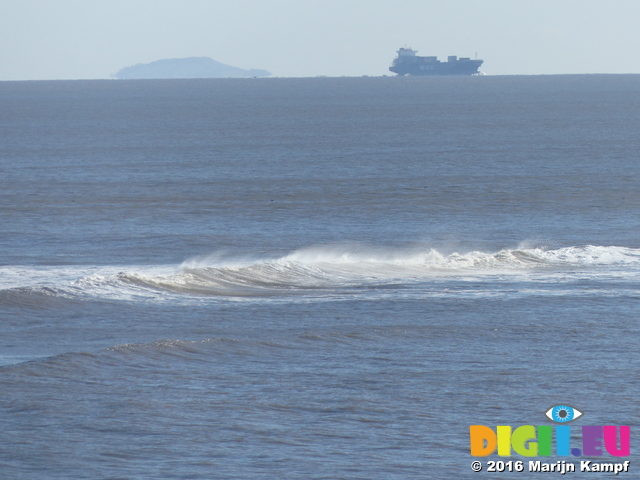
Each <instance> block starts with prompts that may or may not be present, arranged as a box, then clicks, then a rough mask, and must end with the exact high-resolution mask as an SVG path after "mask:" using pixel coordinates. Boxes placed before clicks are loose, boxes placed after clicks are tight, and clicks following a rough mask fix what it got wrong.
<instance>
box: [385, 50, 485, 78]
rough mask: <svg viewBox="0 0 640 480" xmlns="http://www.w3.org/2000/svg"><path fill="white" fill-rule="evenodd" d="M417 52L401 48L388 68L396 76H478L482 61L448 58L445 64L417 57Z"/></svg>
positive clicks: (434, 59)
mask: <svg viewBox="0 0 640 480" xmlns="http://www.w3.org/2000/svg"><path fill="white" fill-rule="evenodd" d="M416 53H418V52H417V50H412V49H411V48H401V49H400V50H398V56H397V57H396V58H395V59H394V60H393V63H392V64H391V66H390V67H389V70H391V71H392V72H393V73H397V74H398V75H401V76H402V75H474V74H478V73H479V72H478V68H480V65H482V63H483V60H478V59H475V60H472V59H471V58H465V57H461V58H458V57H456V56H450V57H448V58H447V61H446V62H441V61H440V60H438V57H419V56H417V55H416Z"/></svg>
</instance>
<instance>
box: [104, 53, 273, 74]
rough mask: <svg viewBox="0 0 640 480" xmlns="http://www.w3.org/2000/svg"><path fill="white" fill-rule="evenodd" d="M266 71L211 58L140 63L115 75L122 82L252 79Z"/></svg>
mask: <svg viewBox="0 0 640 480" xmlns="http://www.w3.org/2000/svg"><path fill="white" fill-rule="evenodd" d="M269 75H271V73H270V72H267V71H266V70H257V69H251V70H244V69H242V68H237V67H232V66H230V65H225V64H224V63H220V62H216V61H215V60H213V59H212V58H209V57H190V58H171V59H166V60H157V61H155V62H151V63H139V64H137V65H132V66H130V67H125V68H123V69H121V70H120V71H119V72H118V73H116V74H115V75H114V77H115V78H119V79H122V80H130V79H156V78H250V77H268V76H269Z"/></svg>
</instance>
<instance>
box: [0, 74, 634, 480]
mask: <svg viewBox="0 0 640 480" xmlns="http://www.w3.org/2000/svg"><path fill="white" fill-rule="evenodd" d="M638 152H640V76H638V75H580V76H571V75H567V76H540V77H537V76H513V77H508V76H505V77H491V76H479V77H465V78H453V77H452V78H409V77H406V78H395V77H394V78H391V77H379V78H301V79H277V78H274V79H242V80H232V79H229V80H180V81H171V80H167V81H153V80H149V81H60V82H2V83H0V327H1V331H2V335H1V336H0V478H3V479H4V478H6V479H34V478H38V479H40V478H41V479H205V478H216V479H218V478H220V479H262V478H264V479H274V478H283V479H284V478H291V479H303V478H304V479H307V478H309V479H413V478H416V479H417V478H424V479H427V478H428V479H431V478H456V479H463V478H469V479H471V478H494V477H492V476H491V475H497V478H506V477H504V476H506V475H509V474H508V473H502V474H491V473H488V472H487V471H486V461H487V460H491V459H493V460H499V459H502V457H498V456H492V457H489V458H487V459H484V458H482V459H480V460H482V461H483V463H485V469H484V470H483V472H481V473H475V472H473V471H472V470H471V468H470V464H471V462H472V461H473V460H476V458H475V457H471V455H470V451H469V426H470V425H475V424H482V425H488V426H496V425H512V426H514V428H515V427H516V426H519V425H548V424H551V422H550V421H549V420H548V419H546V418H545V416H544V412H545V411H547V410H548V408H549V407H551V406H553V405H556V404H568V405H571V406H574V407H576V408H578V409H579V410H580V411H581V412H583V415H584V416H583V418H582V419H579V420H578V421H576V423H575V425H577V426H578V427H577V428H574V430H573V432H574V433H573V437H572V442H573V446H579V445H580V433H579V426H580V425H630V426H631V432H632V439H631V456H630V457H627V458H626V459H629V460H631V472H632V473H627V474H626V476H627V478H637V476H638V471H639V470H638V468H639V467H638V460H639V457H638V454H639V453H640V450H639V449H640V444H639V443H638V440H637V439H638V437H637V431H638V429H639V428H640V416H639V414H638V408H637V407H638V398H639V397H640V383H639V380H640V373H638V372H639V371H640V348H639V347H640V336H639V335H640V325H639V319H638V314H639V313H640V237H639V232H640V188H639V187H640V161H639V153H638ZM572 425H574V424H572ZM547 458H548V461H550V462H555V461H558V460H567V461H578V460H580V459H579V458H573V457H559V456H557V455H555V454H554V456H552V457H547ZM511 459H512V460H526V459H525V458H523V457H519V456H517V455H515V456H514V457H512V458H511ZM583 459H584V458H583ZM542 460H545V458H542ZM591 460H598V458H595V459H593V458H592V459H591ZM603 460H607V461H617V460H616V459H615V458H614V459H613V460H612V457H610V456H606V455H605V457H603ZM622 460H624V459H622ZM634 471H635V472H636V473H635V474H634V473H633V472H634ZM511 475H514V476H515V475H516V474H511ZM517 475H520V476H523V478H525V477H527V474H526V473H520V474H517ZM590 475H591V476H597V475H598V474H593V473H592V474H590ZM622 475H624V474H622ZM634 475H635V477H634ZM518 478H519V477H518Z"/></svg>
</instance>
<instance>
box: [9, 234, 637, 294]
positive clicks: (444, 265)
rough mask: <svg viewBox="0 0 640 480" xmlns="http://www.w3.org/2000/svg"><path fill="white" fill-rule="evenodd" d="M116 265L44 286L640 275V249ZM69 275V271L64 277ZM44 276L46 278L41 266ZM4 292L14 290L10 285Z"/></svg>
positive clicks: (308, 289)
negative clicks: (153, 265)
mask: <svg viewBox="0 0 640 480" xmlns="http://www.w3.org/2000/svg"><path fill="white" fill-rule="evenodd" d="M105 268H106V267H105ZM113 268H114V267H109V269H106V270H105V271H100V269H99V268H98V267H93V270H92V271H91V273H90V274H89V275H85V276H82V277H81V278H79V279H77V280H74V281H72V282H70V283H66V282H65V284H63V285H60V284H59V283H58V284H57V285H55V284H54V285H51V284H49V285H46V284H45V285H43V284H42V283H40V285H38V286H37V289H38V291H39V292H40V294H41V295H46V296H50V295H55V296H58V295H62V296H71V297H76V296H78V295H82V294H91V295H93V296H99V297H114V298H115V297H119V298H127V299H133V300H135V299H137V298H149V297H154V296H155V297H161V296H162V295H165V294H178V295H190V296H226V297H259V296H282V295H305V294H325V293H331V292H336V291H340V292H342V293H346V292H349V291H354V290H362V289H369V290H370V289H380V288H385V287H386V288H388V287H399V286H401V285H416V284H421V283H424V282H429V281H433V280H436V279H456V278H458V279H474V280H482V279H483V278H487V277H491V278H495V277H496V276H510V277H513V276H514V275H524V276H526V277H527V278H532V276H536V275H537V276H538V277H542V276H547V277H549V276H551V277H553V276H556V277H557V276H558V275H561V276H563V277H564V278H566V277H567V275H571V274H576V275H589V276H591V277H592V276H594V275H595V276H598V275H611V274H616V275H623V274H624V275H638V274H639V273H640V249H635V248H627V247H617V246H592V245H587V246H576V247H565V248H559V249H545V248H524V247H522V248H515V249H504V250H500V251H498V252H490V253H487V252H481V251H470V252H466V253H457V252H452V253H443V252H441V251H438V250H435V249H422V250H421V249H417V248H416V249H406V248H405V249H397V248H396V249H393V248H375V247H370V246H361V245H350V246H324V247H310V248H304V249H300V250H296V251H293V252H291V253H288V254H286V255H284V256H280V257H274V258H253V259H246V258H245V259H241V258H231V259H230V258H225V257H223V256H222V255H211V256H206V257H195V258H192V259H189V260H187V261H185V262H184V263H183V264H182V265H180V266H179V267H175V266H174V267H135V268H133V267H132V268H126V267H124V269H123V270H120V271H118V272H113ZM109 270H110V271H109ZM69 276H70V273H69V272H68V271H65V272H64V275H61V278H64V279H68V278H69ZM37 278H38V279H39V280H40V281H42V280H43V277H42V274H41V272H40V274H39V276H37ZM45 283H46V282H45ZM54 283H56V282H54ZM25 287H28V289H29V290H31V289H33V288H34V287H36V286H35V285H32V286H24V285H20V286H16V288H14V289H13V290H12V291H13V294H14V296H15V294H17V293H18V291H22V292H23V291H24V290H25ZM0 292H4V295H5V296H6V295H7V293H6V292H7V290H1V291H0ZM0 300H1V298H0Z"/></svg>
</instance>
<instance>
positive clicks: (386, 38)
mask: <svg viewBox="0 0 640 480" xmlns="http://www.w3.org/2000/svg"><path fill="white" fill-rule="evenodd" d="M639 20H640V0H0V80H40V79H84V78H109V77H110V76H111V75H112V74H114V73H115V72H117V71H118V70H119V69H120V68H122V67H125V66H128V65H133V64H136V63H148V62H151V61H154V60H159V59H162V58H181V57H199V56H205V57H211V58H213V59H215V60H218V61H220V62H222V63H227V64H230V65H233V66H236V67H240V68H261V69H266V70H269V71H271V72H272V73H273V75H275V76H286V77H297V76H316V75H327V76H342V75H348V76H358V75H385V74H389V75H392V74H391V73H390V72H389V71H388V70H387V69H388V67H389V65H390V63H391V60H392V59H393V57H394V56H395V51H396V50H397V49H398V48H399V47H402V46H410V47H412V48H414V49H416V50H418V52H419V55H437V56H438V57H440V59H445V57H446V56H447V55H458V56H468V57H474V56H475V55H476V52H477V55H478V58H482V59H484V61H485V64H484V65H483V66H482V68H481V70H482V71H484V72H485V73H487V74H490V75H505V74H555V73H640V28H638V21H639Z"/></svg>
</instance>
